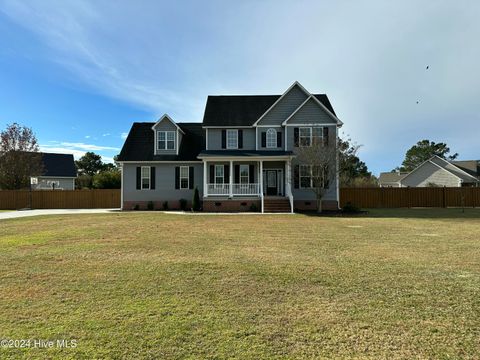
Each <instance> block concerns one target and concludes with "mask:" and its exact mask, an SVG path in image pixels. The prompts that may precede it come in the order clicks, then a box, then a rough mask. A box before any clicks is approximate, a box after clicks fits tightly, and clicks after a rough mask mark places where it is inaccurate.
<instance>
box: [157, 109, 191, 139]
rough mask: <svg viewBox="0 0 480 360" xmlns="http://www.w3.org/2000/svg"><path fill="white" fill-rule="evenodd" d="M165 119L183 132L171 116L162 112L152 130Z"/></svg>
mask: <svg viewBox="0 0 480 360" xmlns="http://www.w3.org/2000/svg"><path fill="white" fill-rule="evenodd" d="M165 119H167V120H168V121H170V122H171V123H172V124H173V125H175V127H176V128H177V129H178V131H180V132H181V133H182V134H185V133H184V132H183V130H182V129H181V128H180V126H178V125H177V123H176V122H175V121H173V120H172V118H171V117H170V116H169V115H168V114H167V113H165V114H163V115H162V116H161V117H160V118H159V119H158V120H157V121H156V122H155V123H154V124H153V126H152V130H155V127H156V126H157V125H158V124H160V123H161V122H162V121H163V120H165Z"/></svg>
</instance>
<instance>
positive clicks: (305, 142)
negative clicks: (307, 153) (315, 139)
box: [300, 137, 310, 146]
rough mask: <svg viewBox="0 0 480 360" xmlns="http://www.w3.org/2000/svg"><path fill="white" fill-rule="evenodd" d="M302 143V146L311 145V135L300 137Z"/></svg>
mask: <svg viewBox="0 0 480 360" xmlns="http://www.w3.org/2000/svg"><path fill="white" fill-rule="evenodd" d="M300 145H301V146H310V138H309V137H301V138H300Z"/></svg>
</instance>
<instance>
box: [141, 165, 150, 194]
mask: <svg viewBox="0 0 480 360" xmlns="http://www.w3.org/2000/svg"><path fill="white" fill-rule="evenodd" d="M149 189H150V166H142V190H149Z"/></svg>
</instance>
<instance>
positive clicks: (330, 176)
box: [294, 128, 338, 212]
mask: <svg viewBox="0 0 480 360" xmlns="http://www.w3.org/2000/svg"><path fill="white" fill-rule="evenodd" d="M320 129H321V128H320ZM337 149H338V146H337V144H336V141H330V144H329V139H328V135H327V137H323V136H322V135H321V134H319V135H318V136H315V134H312V136H311V137H307V138H302V137H300V140H299V143H298V147H296V148H295V154H296V155H297V162H298V164H297V166H296V167H295V172H294V176H295V181H298V183H299V187H301V188H307V189H310V190H311V191H312V192H313V193H314V194H315V198H316V200H317V212H322V200H323V198H324V196H325V194H326V193H327V191H328V189H329V187H330V185H331V184H334V183H335V182H336V180H337V176H338V175H337V172H338V166H337V163H338V151H337Z"/></svg>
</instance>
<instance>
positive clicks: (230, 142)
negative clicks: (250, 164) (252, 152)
mask: <svg viewBox="0 0 480 360" xmlns="http://www.w3.org/2000/svg"><path fill="white" fill-rule="evenodd" d="M227 149H238V130H230V129H229V130H227Z"/></svg>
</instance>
